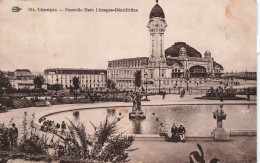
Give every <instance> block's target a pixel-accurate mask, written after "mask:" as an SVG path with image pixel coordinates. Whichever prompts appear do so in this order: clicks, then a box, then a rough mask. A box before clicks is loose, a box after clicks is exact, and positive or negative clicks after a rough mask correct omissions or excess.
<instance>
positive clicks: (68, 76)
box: [47, 75, 106, 79]
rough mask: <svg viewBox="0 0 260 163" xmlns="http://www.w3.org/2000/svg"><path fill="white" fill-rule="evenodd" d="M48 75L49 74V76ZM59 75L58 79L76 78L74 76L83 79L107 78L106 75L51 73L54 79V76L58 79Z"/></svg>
mask: <svg viewBox="0 0 260 163" xmlns="http://www.w3.org/2000/svg"><path fill="white" fill-rule="evenodd" d="M47 77H48V76H47ZM57 77H58V79H68V78H69V79H72V78H74V77H79V78H82V79H84V78H86V79H88V78H90V79H92V78H93V79H98V78H100V79H105V77H106V76H105V75H51V78H52V79H53V78H56V79H57Z"/></svg>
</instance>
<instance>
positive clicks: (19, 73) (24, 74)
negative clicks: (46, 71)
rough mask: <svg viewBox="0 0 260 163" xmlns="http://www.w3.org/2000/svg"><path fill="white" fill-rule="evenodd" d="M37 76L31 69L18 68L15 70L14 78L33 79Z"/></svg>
mask: <svg viewBox="0 0 260 163" xmlns="http://www.w3.org/2000/svg"><path fill="white" fill-rule="evenodd" d="M36 76H37V75H36V74H33V73H31V71H30V70H29V69H16V70H15V71H14V79H16V80H33V79H34V78H35V77H36Z"/></svg>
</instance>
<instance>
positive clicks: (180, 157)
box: [130, 137, 257, 163]
mask: <svg viewBox="0 0 260 163" xmlns="http://www.w3.org/2000/svg"><path fill="white" fill-rule="evenodd" d="M197 143H199V144H200V145H201V146H202V148H203V151H204V155H205V160H206V162H208V161H209V160H210V159H212V158H218V159H219V160H220V162H223V163H240V162H241V163H254V162H256V146H257V145H256V137H231V140H230V141H229V142H214V141H187V142H185V143H181V142H178V143H169V142H165V141H138V140H137V141H134V144H133V145H132V148H139V149H138V150H137V151H134V152H131V153H130V159H131V161H130V162H132V163H189V154H190V153H191V152H192V151H199V150H198V147H197V145H196V144H197Z"/></svg>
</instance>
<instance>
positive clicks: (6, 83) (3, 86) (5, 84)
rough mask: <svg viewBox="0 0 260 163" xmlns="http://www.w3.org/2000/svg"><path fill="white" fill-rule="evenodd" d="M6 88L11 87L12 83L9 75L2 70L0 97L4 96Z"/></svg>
mask: <svg viewBox="0 0 260 163" xmlns="http://www.w3.org/2000/svg"><path fill="white" fill-rule="evenodd" d="M4 89H11V84H10V81H9V79H8V77H7V76H6V75H5V74H4V73H3V72H2V71H0V97H2V95H3V93H4Z"/></svg>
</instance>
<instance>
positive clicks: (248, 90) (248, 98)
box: [247, 87, 250, 101]
mask: <svg viewBox="0 0 260 163" xmlns="http://www.w3.org/2000/svg"><path fill="white" fill-rule="evenodd" d="M247 101H250V88H249V87H248V88H247Z"/></svg>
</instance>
